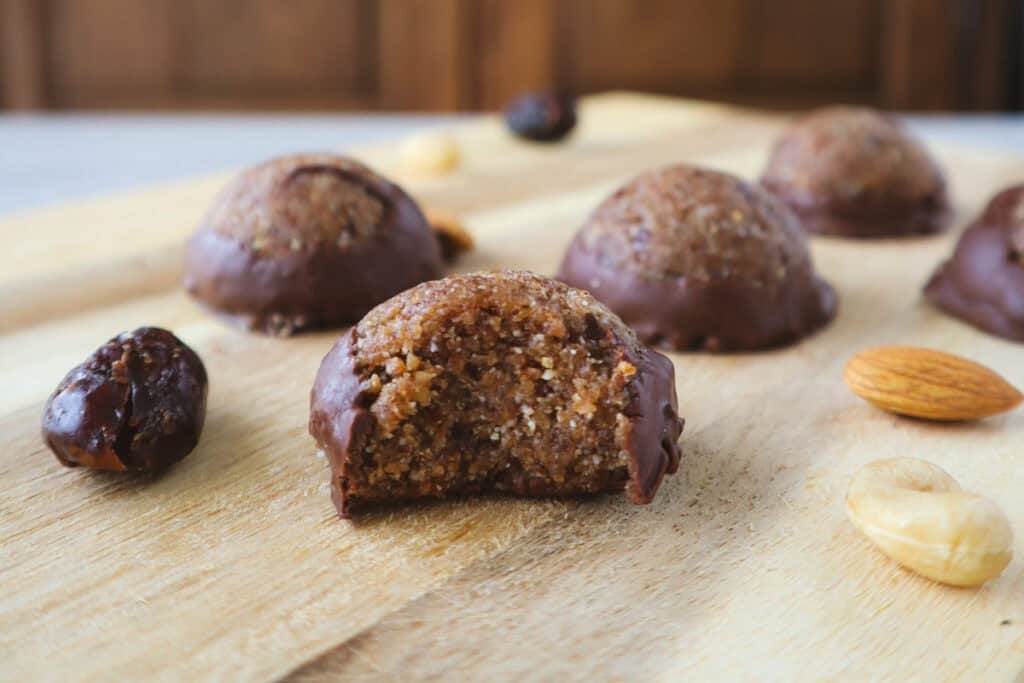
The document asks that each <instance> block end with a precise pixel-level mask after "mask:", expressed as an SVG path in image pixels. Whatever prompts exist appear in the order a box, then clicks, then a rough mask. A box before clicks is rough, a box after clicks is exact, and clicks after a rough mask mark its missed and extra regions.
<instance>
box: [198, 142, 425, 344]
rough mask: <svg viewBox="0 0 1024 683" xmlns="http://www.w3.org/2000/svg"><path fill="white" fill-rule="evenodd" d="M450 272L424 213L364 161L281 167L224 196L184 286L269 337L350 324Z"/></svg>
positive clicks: (283, 162) (270, 167) (301, 159)
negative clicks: (404, 292)
mask: <svg viewBox="0 0 1024 683" xmlns="http://www.w3.org/2000/svg"><path fill="white" fill-rule="evenodd" d="M440 272H441V253H440V248H439V246H438V243H437V240H436V238H435V237H434V235H433V233H432V231H431V229H430V226H429V225H428V224H427V221H426V219H425V218H424V216H423V214H422V212H421V211H420V209H419V207H417V205H416V203H415V202H414V201H413V200H412V199H411V198H410V197H409V196H408V195H407V194H406V193H405V192H403V191H402V189H401V188H399V187H398V186H396V185H394V184H392V183H390V182H388V181H387V180H385V179H384V178H382V177H380V176H379V175H377V174H375V173H374V172H373V171H371V170H370V169H368V168H366V167H365V166H363V165H362V164H359V163H358V162H356V161H353V160H351V159H347V158H345V157H341V156H336V155H331V154H308V155H295V156H288V157H281V158H278V159H274V160H272V161H269V162H267V163H264V164H261V165H259V166H256V167H254V168H252V169H249V170H248V171H246V172H244V173H242V174H241V175H240V176H239V177H238V178H237V179H236V180H235V181H234V182H232V183H231V184H230V185H229V186H228V187H227V188H226V189H225V190H224V191H223V192H222V193H221V195H220V196H219V197H218V199H217V200H216V202H215V203H214V205H213V206H212V207H211V209H210V210H209V212H208V213H207V214H206V217H205V218H204V219H203V223H202V225H201V226H200V228H199V230H198V231H197V232H196V234H195V235H194V236H193V237H192V239H191V240H190V241H189V244H188V249H187V253H186V279H185V286H186V288H187V289H188V291H189V292H190V293H191V294H192V295H193V296H194V297H196V299H198V300H199V301H200V302H202V303H203V304H204V305H206V306H207V307H209V308H211V309H212V310H214V311H215V312H218V313H220V314H222V315H223V316H224V317H225V318H228V319H230V320H233V321H237V322H239V323H241V324H242V325H244V326H246V327H248V328H250V329H253V330H256V331H260V332H265V333H268V334H278V335H287V334H291V333H292V332H295V331H298V330H302V329H306V328H315V327H330V326H339V325H345V324H351V323H353V322H355V321H356V320H358V319H359V318H360V317H361V316H363V315H364V314H365V313H366V312H367V311H368V310H370V309H371V308H373V306H375V305H376V304H378V303H380V302H381V301H384V300H385V299H387V298H389V297H391V296H393V295H394V294H397V293H398V292H400V291H402V290H403V289H407V288H408V287H411V286H413V285H415V284H418V283H420V282H423V281H425V280H429V279H433V278H435V277H438V276H439V274H440Z"/></svg>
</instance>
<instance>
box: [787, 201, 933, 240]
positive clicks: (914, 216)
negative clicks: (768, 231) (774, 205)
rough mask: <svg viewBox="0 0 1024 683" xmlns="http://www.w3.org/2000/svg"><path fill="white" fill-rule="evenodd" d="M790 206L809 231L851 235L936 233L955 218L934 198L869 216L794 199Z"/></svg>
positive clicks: (899, 235)
mask: <svg viewBox="0 0 1024 683" xmlns="http://www.w3.org/2000/svg"><path fill="white" fill-rule="evenodd" d="M788 206H789V208H790V209H792V210H793V213H795V214H796V215H797V217H799V218H800V223H801V224H802V225H803V226H804V230H806V231H807V232H810V233H814V234H817V235H831V236H833V237H847V238H851V239H884V238H886V237H913V236H921V235H934V234H937V233H940V232H943V231H944V230H945V229H946V228H947V227H948V226H949V222H950V218H951V213H950V211H949V210H948V209H947V208H946V207H944V206H936V205H934V204H932V203H930V202H929V203H925V204H922V205H921V206H919V207H917V208H915V209H912V210H910V211H904V212H899V213H894V214H887V215H883V214H878V215H868V216H856V215H843V214H841V213H838V212H836V211H834V210H831V211H830V210H828V209H827V208H824V207H820V206H804V205H799V204H792V203H790V204H788Z"/></svg>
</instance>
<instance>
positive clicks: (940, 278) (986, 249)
mask: <svg viewBox="0 0 1024 683" xmlns="http://www.w3.org/2000/svg"><path fill="white" fill-rule="evenodd" d="M924 291H925V296H926V297H927V298H928V299H929V300H930V301H931V302H932V303H933V304H935V305H936V306H938V307H939V308H941V309H942V310H944V311H945V312H947V313H949V314H950V315H952V316H954V317H957V318H960V319H961V320H964V321H965V322H968V323H970V324H971V325H974V326H975V327H978V328H980V329H982V330H985V331H986V332H991V333H992V334H995V335H998V336H1000V337H1005V338H1006V339H1012V340H1013V341H1017V342H1024V185H1017V186H1014V187H1010V188H1007V189H1005V190H1003V191H1002V192H1000V193H999V194H997V195H996V196H995V197H993V198H992V200H991V201H990V202H989V203H988V206H987V207H985V211H984V212H982V214H981V215H980V216H979V217H978V218H977V219H976V220H975V221H974V223H972V224H971V225H970V227H969V228H968V229H967V230H966V231H965V232H964V234H963V235H961V237H960V241H959V242H958V243H957V245H956V250H955V251H954V252H953V258H951V259H950V260H948V261H946V262H945V263H943V264H942V265H941V266H939V268H938V269H937V270H936V271H935V273H934V275H932V277H931V280H929V282H928V284H927V286H926V287H925V290H924Z"/></svg>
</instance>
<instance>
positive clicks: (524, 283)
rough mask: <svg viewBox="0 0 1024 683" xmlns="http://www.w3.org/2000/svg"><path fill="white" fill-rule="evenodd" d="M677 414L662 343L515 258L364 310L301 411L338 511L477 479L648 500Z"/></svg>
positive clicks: (675, 431)
mask: <svg viewBox="0 0 1024 683" xmlns="http://www.w3.org/2000/svg"><path fill="white" fill-rule="evenodd" d="M682 426H683V423H682V420H680V419H679V416H678V413H677V407H676V394H675V375H674V371H673V368H672V363H671V361H669V360H668V358H666V357H665V356H663V355H661V354H659V353H657V352H656V351H653V350H650V349H648V348H646V347H644V346H643V345H642V344H640V342H639V341H638V340H637V338H636V336H635V335H634V334H633V332H631V331H630V330H629V328H627V327H626V326H625V325H623V323H622V321H621V320H619V319H618V318H616V317H615V315H613V314H612V313H611V312H609V311H608V309H607V308H605V307H604V306H603V305H601V304H600V303H598V302H597V301H596V300H595V299H594V298H593V297H592V296H590V295H589V294H587V293H586V292H582V291H579V290H576V289H572V288H570V287H567V286H566V285H564V284H562V283H560V282H555V281H553V280H550V279H547V278H544V277H540V276H538V275H533V274H531V273H524V272H514V271H503V272H494V273H476V274H471V275H462V276H454V277H449V278H446V279H444V280H437V281H434V282H427V283H424V284H422V285H419V286H418V287H414V288H413V289H410V290H408V291H406V292H403V293H401V294H399V295H398V296H396V297H395V298H393V299H391V300H390V301H387V302H385V303H384V304H381V305H380V306H378V307H377V308H375V309H374V310H372V311H370V313H369V314H367V316H366V317H365V318H363V319H362V320H361V321H360V322H359V324H358V325H356V326H355V327H354V328H352V330H350V331H349V332H348V333H347V334H345V335H344V336H342V337H341V339H339V340H338V342H337V343H336V344H335V345H334V348H332V349H331V351H330V352H329V353H328V354H327V356H326V357H325V358H324V360H323V363H322V365H321V366H320V371H319V373H318V374H317V378H316V383H315V385H314V387H313V391H312V396H311V401H310V420H309V431H310V433H311V434H312V435H313V437H314V438H315V439H316V442H317V445H318V446H319V448H321V449H322V450H324V451H325V452H326V453H327V457H328V459H329V461H330V464H331V488H332V491H333V494H334V501H335V504H336V505H337V507H338V512H339V513H340V514H341V516H342V517H348V516H350V514H351V512H352V511H353V510H356V509H358V508H361V507H364V506H369V505H374V504H379V503H389V502H394V501H399V500H405V499H413V498H439V497H444V496H449V495H459V494H476V493H487V492H502V493H509V494H514V495H521V496H540V495H544V496H547V495H571V494H584V493H597V492H619V491H623V490H625V492H626V496H627V498H628V499H629V500H630V501H632V502H633V503H637V504H644V503H649V502H650V501H651V499H652V498H653V497H654V494H655V492H656V491H657V489H658V485H659V483H660V482H661V479H662V477H663V475H665V474H666V473H672V472H674V471H675V470H676V467H677V465H678V462H679V449H678V446H677V445H676V441H677V440H678V438H679V434H680V432H681V431H682Z"/></svg>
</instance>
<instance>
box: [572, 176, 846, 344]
mask: <svg viewBox="0 0 1024 683" xmlns="http://www.w3.org/2000/svg"><path fill="white" fill-rule="evenodd" d="M558 279H560V280H562V281H564V282H567V283H568V284H570V285H572V286H574V287H579V288H581V289H586V290H588V291H590V292H591V293H593V294H594V296H596V297H597V298H598V299H599V300H601V301H603V302H604V303H605V304H607V305H608V307H609V308H611V309H612V310H613V311H614V312H615V313H617V314H618V315H619V316H620V317H621V318H622V320H623V321H625V322H626V324H628V325H629V326H630V327H632V328H633V329H634V330H635V331H636V333H637V334H638V335H639V337H640V339H642V340H643V341H645V342H647V343H649V344H653V345H655V346H661V347H665V348H669V349H675V350H704V351H746V350H757V349H765V348H771V347H776V346H781V345H784V344H788V343H792V342H794V341H796V340H798V339H800V338H802V337H804V336H806V335H808V334H810V333H811V332H813V331H815V330H817V329H818V328H820V327H822V326H823V325H825V324H826V323H828V322H829V321H830V320H831V319H832V318H833V317H834V315H835V311H836V296H835V292H834V290H833V289H832V288H831V287H830V286H829V285H828V284H827V283H826V282H824V281H823V280H822V279H821V278H819V277H818V276H817V275H816V274H815V272H814V268H813V264H812V261H811V256H810V252H809V251H808V249H807V244H806V238H805V237H804V235H803V233H802V231H801V229H800V226H799V224H798V223H797V220H796V218H795V217H794V216H793V215H792V213H791V212H790V211H789V210H788V209H786V207H785V206H784V205H782V204H781V203H780V202H779V201H778V200H777V199H775V198H773V197H772V196H771V195H769V194H768V193H767V192H765V191H764V190H761V189H760V188H758V187H755V186H751V185H749V184H748V183H745V182H744V181H742V180H740V179H739V178H736V177H734V176H731V175H728V174H724V173H718V172H715V171H709V170H705V169H699V168H695V167H691V166H685V165H677V166H670V167H667V168H663V169H659V170H656V171H650V172H648V173H644V174H641V175H640V176H638V177H636V178H635V179H633V180H632V181H630V182H629V183H627V184H626V185H625V186H623V187H622V188H620V189H619V190H618V191H616V192H615V193H614V194H613V195H612V196H610V197H609V198H608V199H606V200H605V201H604V202H603V203H602V204H601V205H600V206H599V207H598V208H597V209H596V210H595V211H594V213H593V214H592V215H591V216H590V218H589V219H588V220H587V223H586V224H585V225H584V226H583V227H582V228H581V229H580V231H579V233H578V234H577V236H576V238H575V239H574V240H573V242H572V244H570V246H569V248H568V250H567V251H566V254H565V257H564V258H563V260H562V265H561V267H560V269H559V273H558Z"/></svg>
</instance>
